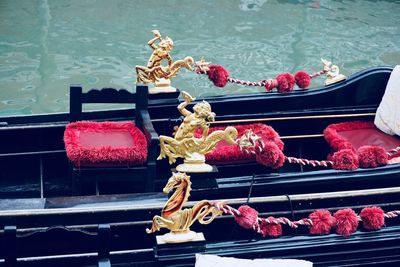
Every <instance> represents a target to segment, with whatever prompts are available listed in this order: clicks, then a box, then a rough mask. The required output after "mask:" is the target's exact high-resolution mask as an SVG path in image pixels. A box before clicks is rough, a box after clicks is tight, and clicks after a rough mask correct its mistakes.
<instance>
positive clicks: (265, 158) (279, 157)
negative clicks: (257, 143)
mask: <svg viewBox="0 0 400 267" xmlns="http://www.w3.org/2000/svg"><path fill="white" fill-rule="evenodd" d="M256 160H257V162H259V163H261V164H262V165H264V166H267V167H271V168H273V169H277V168H279V167H282V166H283V163H284V162H285V155H284V154H283V152H282V150H280V149H279V147H278V146H277V145H276V144H275V143H273V142H266V143H265V144H264V148H263V149H262V150H261V151H259V152H258V153H256Z"/></svg>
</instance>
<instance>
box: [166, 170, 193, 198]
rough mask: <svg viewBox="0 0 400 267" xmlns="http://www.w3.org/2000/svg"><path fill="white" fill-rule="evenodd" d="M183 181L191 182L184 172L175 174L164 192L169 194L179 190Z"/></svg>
mask: <svg viewBox="0 0 400 267" xmlns="http://www.w3.org/2000/svg"><path fill="white" fill-rule="evenodd" d="M183 181H186V182H189V176H188V175H186V173H183V172H173V173H172V176H171V177H170V178H169V179H168V182H167V184H166V185H165V186H164V188H163V192H164V193H165V194H168V193H169V192H171V191H172V190H173V189H175V188H178V187H179V186H180V185H181V184H182V182H183Z"/></svg>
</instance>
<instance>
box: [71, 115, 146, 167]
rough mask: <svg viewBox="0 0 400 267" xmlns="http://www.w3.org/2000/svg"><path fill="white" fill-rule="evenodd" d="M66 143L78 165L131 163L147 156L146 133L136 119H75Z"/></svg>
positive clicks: (101, 165)
mask: <svg viewBox="0 0 400 267" xmlns="http://www.w3.org/2000/svg"><path fill="white" fill-rule="evenodd" d="M64 143H65V149H66V152H67V156H68V158H69V160H70V161H71V162H73V164H74V165H75V166H77V167H111V166H132V165H140V164H143V163H144V162H145V161H146V159H147V141H146V137H145V136H144V134H143V133H142V132H141V131H140V129H138V128H137V127H136V126H135V124H134V123H133V122H91V121H79V122H73V123H70V124H68V125H67V127H66V129H65V132H64Z"/></svg>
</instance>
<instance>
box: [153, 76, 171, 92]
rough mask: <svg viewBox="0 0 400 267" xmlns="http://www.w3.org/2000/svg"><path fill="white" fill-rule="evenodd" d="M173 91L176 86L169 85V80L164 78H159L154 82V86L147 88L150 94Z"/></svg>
mask: <svg viewBox="0 0 400 267" xmlns="http://www.w3.org/2000/svg"><path fill="white" fill-rule="evenodd" d="M174 92H176V88H175V87H172V86H171V81H170V80H168V79H164V78H161V79H160V80H159V81H158V82H155V86H154V87H152V88H150V89H149V93H150V94H159V93H174Z"/></svg>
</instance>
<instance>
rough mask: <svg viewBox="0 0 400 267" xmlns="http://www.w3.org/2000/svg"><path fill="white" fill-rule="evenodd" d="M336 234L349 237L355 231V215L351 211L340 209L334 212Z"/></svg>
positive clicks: (356, 223)
mask: <svg viewBox="0 0 400 267" xmlns="http://www.w3.org/2000/svg"><path fill="white" fill-rule="evenodd" d="M334 217H335V219H336V233H338V234H339V235H342V236H346V237H348V236H350V235H351V234H352V233H354V232H355V231H356V230H357V227H358V219H357V214H356V213H355V212H354V211H353V210H352V209H342V210H338V211H337V212H335V214H334Z"/></svg>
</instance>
